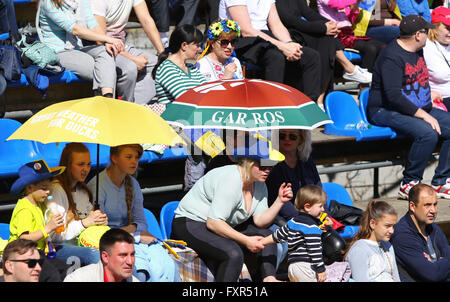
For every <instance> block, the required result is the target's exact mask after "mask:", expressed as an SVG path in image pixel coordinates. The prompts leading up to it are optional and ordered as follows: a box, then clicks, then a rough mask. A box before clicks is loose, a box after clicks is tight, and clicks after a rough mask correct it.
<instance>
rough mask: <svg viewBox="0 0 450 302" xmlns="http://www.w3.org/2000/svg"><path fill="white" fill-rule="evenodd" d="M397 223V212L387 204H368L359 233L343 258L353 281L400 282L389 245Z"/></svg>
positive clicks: (379, 202)
mask: <svg viewBox="0 0 450 302" xmlns="http://www.w3.org/2000/svg"><path fill="white" fill-rule="evenodd" d="M396 222H397V212H396V211H395V209H394V208H393V207H392V206H391V205H389V204H388V203H387V202H385V201H375V200H372V201H370V202H369V204H368V205H367V209H366V211H365V212H364V215H363V217H362V219H361V224H360V227H359V231H358V233H356V235H355V237H353V240H352V241H351V243H350V244H349V247H348V249H347V252H346V254H345V256H344V258H345V261H347V262H348V263H349V264H350V268H351V271H352V279H353V280H355V281H357V282H369V281H379V282H400V277H399V273H398V268H397V263H396V262H395V253H394V248H393V246H392V245H391V244H390V243H389V239H390V237H391V235H392V234H393V233H394V225H395V224H396Z"/></svg>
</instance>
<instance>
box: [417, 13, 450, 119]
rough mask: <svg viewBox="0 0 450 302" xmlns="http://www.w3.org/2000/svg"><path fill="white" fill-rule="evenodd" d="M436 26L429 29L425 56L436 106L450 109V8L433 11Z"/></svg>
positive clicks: (432, 21) (432, 19)
mask: <svg viewBox="0 0 450 302" xmlns="http://www.w3.org/2000/svg"><path fill="white" fill-rule="evenodd" d="M431 23H433V24H434V26H435V28H434V29H430V30H429V31H428V40H427V43H426V45H425V47H424V48H423V56H424V59H425V62H426V63H427V69H428V72H429V74H430V88H431V99H432V100H433V104H434V106H438V107H441V109H442V106H440V104H441V105H442V104H444V106H445V109H447V110H450V85H449V83H450V8H446V7H443V6H440V7H436V8H435V9H434V10H433V12H432V13H431Z"/></svg>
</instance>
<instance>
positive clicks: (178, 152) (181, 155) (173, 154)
mask: <svg viewBox="0 0 450 302" xmlns="http://www.w3.org/2000/svg"><path fill="white" fill-rule="evenodd" d="M144 153H147V156H148V157H149V159H148V162H158V161H164V160H176V159H186V157H187V153H186V149H185V148H183V147H172V148H168V149H166V150H164V153H163V154H162V155H160V154H157V153H155V152H153V151H145V152H144Z"/></svg>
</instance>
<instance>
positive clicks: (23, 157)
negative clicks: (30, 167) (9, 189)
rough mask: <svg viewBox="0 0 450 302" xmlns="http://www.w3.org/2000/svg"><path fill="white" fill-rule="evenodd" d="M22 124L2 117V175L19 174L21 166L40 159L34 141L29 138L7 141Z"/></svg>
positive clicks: (0, 123) (0, 122)
mask: <svg viewBox="0 0 450 302" xmlns="http://www.w3.org/2000/svg"><path fill="white" fill-rule="evenodd" d="M21 125H22V124H21V123H20V122H18V121H16V120H12V119H7V118H2V119H0V129H1V131H0V177H13V176H17V173H18V171H19V168H20V167H21V166H23V165H24V164H26V163H28V162H31V161H33V160H36V159H39V158H38V154H37V153H36V149H35V145H34V142H32V141H28V140H10V141H6V139H7V138H8V137H10V136H11V134H13V133H14V131H16V130H17V129H18V128H19V127H20V126H21Z"/></svg>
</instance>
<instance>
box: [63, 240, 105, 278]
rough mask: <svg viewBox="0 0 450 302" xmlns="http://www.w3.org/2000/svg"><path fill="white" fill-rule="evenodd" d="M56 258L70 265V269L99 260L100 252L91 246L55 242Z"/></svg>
mask: <svg viewBox="0 0 450 302" xmlns="http://www.w3.org/2000/svg"><path fill="white" fill-rule="evenodd" d="M55 250H56V258H58V259H61V260H63V261H65V262H66V263H67V264H69V265H71V271H73V270H74V269H77V268H79V267H81V266H85V265H88V264H93V263H97V262H99V261H100V252H99V250H97V249H96V248H93V247H83V246H76V245H70V244H55Z"/></svg>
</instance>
